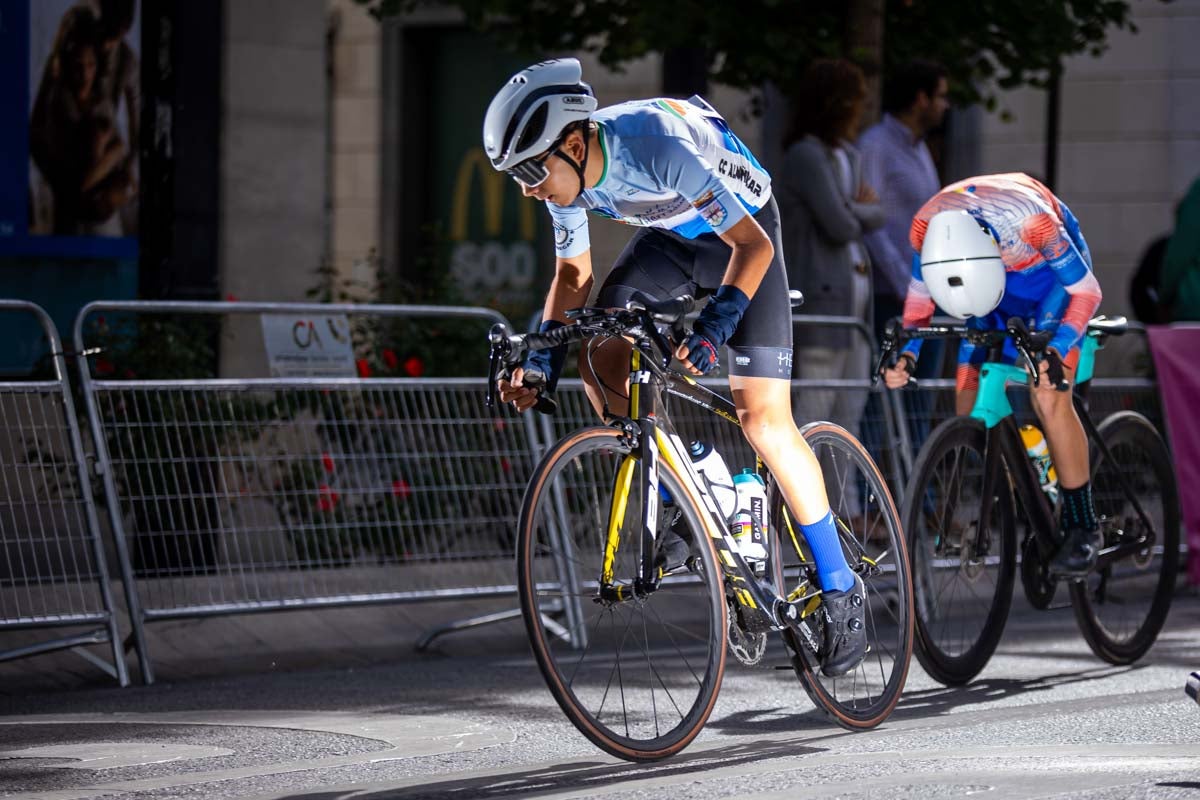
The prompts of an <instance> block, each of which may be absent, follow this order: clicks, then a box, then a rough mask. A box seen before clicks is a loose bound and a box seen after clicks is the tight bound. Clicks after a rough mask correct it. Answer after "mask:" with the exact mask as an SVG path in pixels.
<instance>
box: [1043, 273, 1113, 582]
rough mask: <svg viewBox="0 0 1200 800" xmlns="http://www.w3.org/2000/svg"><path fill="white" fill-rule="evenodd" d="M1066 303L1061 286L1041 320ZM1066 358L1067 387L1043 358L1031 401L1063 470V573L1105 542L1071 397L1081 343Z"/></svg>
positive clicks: (1058, 565) (1086, 564)
mask: <svg viewBox="0 0 1200 800" xmlns="http://www.w3.org/2000/svg"><path fill="white" fill-rule="evenodd" d="M1067 302H1068V298H1067V294H1066V292H1065V291H1064V290H1062V289H1061V288H1058V290H1057V291H1054V292H1051V293H1050V294H1049V295H1048V296H1047V297H1046V298H1045V299H1044V300H1043V301H1042V302H1041V303H1040V304H1039V306H1038V309H1037V317H1036V321H1037V322H1038V323H1039V324H1042V325H1044V324H1045V323H1047V322H1057V321H1058V320H1060V319H1061V318H1062V313H1063V310H1064V309H1065V308H1066V305H1067ZM1062 357H1063V378H1064V379H1065V380H1066V381H1067V385H1068V388H1067V391H1065V392H1060V391H1057V390H1056V389H1055V387H1054V386H1053V385H1052V384H1051V383H1050V381H1049V379H1048V377H1047V374H1046V365H1045V362H1043V363H1042V364H1040V365H1039V368H1040V370H1041V379H1040V380H1039V381H1038V385H1037V386H1033V385H1032V381H1030V393H1031V396H1030V400H1031V402H1032V404H1033V409H1034V411H1035V412H1036V414H1037V417H1038V419H1039V420H1040V421H1041V423H1042V430H1043V431H1045V433H1046V444H1047V446H1048V447H1049V448H1050V458H1051V460H1052V461H1053V462H1054V469H1055V471H1056V472H1057V473H1058V485H1059V489H1060V491H1061V497H1062V504H1061V513H1060V518H1059V525H1060V526H1061V528H1062V530H1063V534H1064V536H1063V542H1062V545H1061V547H1060V548H1059V551H1058V553H1057V554H1056V555H1055V556H1054V558H1053V559H1052V560H1051V570H1052V571H1053V572H1056V573H1058V574H1063V575H1075V574H1081V573H1085V572H1087V571H1088V570H1089V569H1091V567H1092V566H1093V565H1094V564H1095V563H1096V556H1097V554H1098V553H1099V551H1100V546H1101V541H1100V535H1099V529H1100V525H1099V522H1098V521H1097V519H1096V507H1095V503H1093V501H1092V487H1091V482H1090V475H1089V466H1088V440H1087V434H1086V433H1085V432H1084V430H1083V423H1082V422H1081V421H1080V420H1079V415H1078V414H1076V413H1075V404H1074V403H1073V402H1072V399H1071V395H1072V389H1073V388H1074V385H1075V368H1076V366H1077V365H1078V363H1079V347H1078V346H1076V347H1072V348H1071V349H1070V350H1069V351H1068V352H1066V353H1063V354H1062Z"/></svg>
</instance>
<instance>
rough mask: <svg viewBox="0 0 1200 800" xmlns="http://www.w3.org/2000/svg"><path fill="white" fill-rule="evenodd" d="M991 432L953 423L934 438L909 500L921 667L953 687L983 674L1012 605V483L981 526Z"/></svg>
mask: <svg viewBox="0 0 1200 800" xmlns="http://www.w3.org/2000/svg"><path fill="white" fill-rule="evenodd" d="M986 442H987V433H986V430H985V428H984V426H983V423H982V422H980V421H979V420H976V419H973V418H971V417H952V418H951V419H948V420H946V421H945V422H943V423H942V424H941V425H939V426H938V427H937V428H936V429H934V431H933V433H931V434H930V436H929V439H928V440H927V441H926V442H925V446H924V447H922V448H921V452H920V454H919V455H918V456H917V461H916V464H914V465H913V475H912V479H911V480H910V481H909V483H908V486H907V488H906V490H905V493H904V516H903V519H904V530H905V531H906V533H907V536H908V545H909V548H908V549H909V555H910V556H911V557H912V569H913V585H914V587H915V592H916V629H917V660H918V661H919V662H920V663H921V666H922V667H924V669H925V671H926V672H927V673H929V675H930V677H932V678H933V679H934V680H937V681H939V682H941V683H944V684H946V685H947V686H957V685H960V684H964V683H966V682H967V681H969V680H971V678H974V677H975V676H976V675H978V674H979V671H980V670H982V669H983V668H984V666H985V665H986V664H987V662H988V660H989V659H990V658H991V657H992V653H994V652H995V650H996V645H997V644H999V642H1000V636H1001V634H1003V633H1004V625H1005V623H1006V622H1007V621H1008V610H1009V606H1010V605H1011V603H1012V590H1013V578H1014V575H1015V572H1016V570H1015V565H1016V561H1017V558H1016V532H1015V530H1014V528H1015V523H1014V516H1015V514H1014V509H1013V500H1012V492H1011V491H1010V489H1009V485H1008V480H1007V477H1006V476H1001V480H1000V481H999V482H998V483H1000V485H999V486H998V487H996V488H995V490H994V491H993V498H992V513H991V515H990V519H988V520H987V521H986V522H985V521H982V520H980V512H981V510H982V502H981V501H982V498H983V493H984V488H983V480H984V460H985V447H986Z"/></svg>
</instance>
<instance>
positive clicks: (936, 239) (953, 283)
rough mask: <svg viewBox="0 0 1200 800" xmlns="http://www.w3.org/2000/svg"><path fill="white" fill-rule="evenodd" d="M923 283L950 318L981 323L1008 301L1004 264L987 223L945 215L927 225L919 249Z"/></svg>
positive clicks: (951, 213)
mask: <svg viewBox="0 0 1200 800" xmlns="http://www.w3.org/2000/svg"><path fill="white" fill-rule="evenodd" d="M921 277H922V278H923V279H924V281H925V285H926V286H927V287H928V288H929V294H930V295H932V296H933V302H935V303H937V304H938V306H940V307H941V309H942V310H943V311H945V312H946V313H947V314H949V315H951V316H954V317H958V318H959V319H966V318H967V317H982V316H983V315H984V314H987V313H989V312H991V311H992V309H994V308H995V307H996V306H998V305H1000V300H1001V298H1003V297H1004V283H1005V271H1004V261H1003V260H1001V258H1000V246H999V245H998V244H997V243H996V238H995V236H994V235H993V234H992V232H991V231H990V230H989V229H988V228H987V227H986V225H985V223H983V222H982V221H980V220H978V219H976V218H975V217H973V216H971V215H970V214H968V213H967V212H966V211H942V212H940V213H938V214H935V215H934V216H933V218H932V219H930V220H929V227H928V228H926V229H925V241H924V243H923V244H922V245H921Z"/></svg>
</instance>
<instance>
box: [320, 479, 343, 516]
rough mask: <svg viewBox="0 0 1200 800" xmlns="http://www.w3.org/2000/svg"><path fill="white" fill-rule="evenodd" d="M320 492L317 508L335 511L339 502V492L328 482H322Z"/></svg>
mask: <svg viewBox="0 0 1200 800" xmlns="http://www.w3.org/2000/svg"><path fill="white" fill-rule="evenodd" d="M318 491H319V494H318V495H317V508H319V509H320V510H322V511H333V509H334V507H335V506H336V505H337V502H338V493H337V492H335V491H334V490H333V489H330V488H329V485H328V484H325V483H322V484H321V486H320V489H318Z"/></svg>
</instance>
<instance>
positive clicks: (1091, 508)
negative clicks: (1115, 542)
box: [1062, 481, 1100, 531]
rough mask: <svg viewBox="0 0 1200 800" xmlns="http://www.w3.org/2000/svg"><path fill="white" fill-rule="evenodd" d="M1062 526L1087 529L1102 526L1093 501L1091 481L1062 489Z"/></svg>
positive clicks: (1092, 529)
mask: <svg viewBox="0 0 1200 800" xmlns="http://www.w3.org/2000/svg"><path fill="white" fill-rule="evenodd" d="M1062 526H1063V528H1064V529H1068V530H1069V529H1071V528H1082V529H1083V530H1085V531H1094V530H1096V528H1099V527H1100V523H1099V522H1097V520H1096V505H1095V503H1093V502H1092V484H1091V482H1090V481H1089V482H1088V483H1085V484H1084V485H1083V486H1080V487H1079V488H1078V489H1066V488H1064V489H1063V490H1062Z"/></svg>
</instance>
